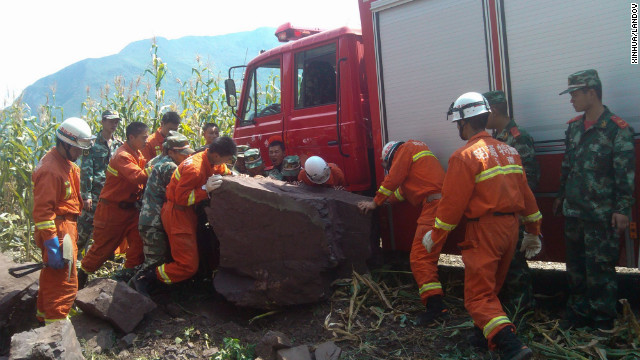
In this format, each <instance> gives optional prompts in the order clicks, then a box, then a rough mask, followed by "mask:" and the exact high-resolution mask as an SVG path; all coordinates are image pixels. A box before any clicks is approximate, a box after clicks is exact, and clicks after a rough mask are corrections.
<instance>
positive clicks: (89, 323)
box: [71, 313, 115, 353]
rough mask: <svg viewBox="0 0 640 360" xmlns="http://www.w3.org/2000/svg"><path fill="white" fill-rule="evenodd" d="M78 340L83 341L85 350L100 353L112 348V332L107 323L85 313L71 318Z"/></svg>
mask: <svg viewBox="0 0 640 360" xmlns="http://www.w3.org/2000/svg"><path fill="white" fill-rule="evenodd" d="M71 323H72V324H73V327H74V329H75V331H76V337H77V338H78V340H85V348H87V349H89V350H91V351H93V352H95V353H101V352H103V351H107V350H110V349H112V348H113V346H114V345H115V344H114V336H115V335H114V331H113V328H112V327H111V324H109V323H108V322H106V321H104V320H102V319H98V318H95V317H93V316H90V315H87V314H85V313H81V314H78V315H76V316H73V317H71Z"/></svg>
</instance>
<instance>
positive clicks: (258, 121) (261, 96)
mask: <svg viewBox="0 0 640 360" xmlns="http://www.w3.org/2000/svg"><path fill="white" fill-rule="evenodd" d="M281 63H282V61H281V57H280V56H278V57H276V58H270V59H267V60H265V61H264V62H262V63H260V64H259V65H257V66H255V67H253V68H251V69H247V72H248V73H247V74H246V77H247V79H248V81H247V82H246V84H247V88H246V89H243V94H244V96H243V98H242V100H241V103H240V104H241V106H242V111H240V113H239V114H238V119H237V122H236V128H235V132H234V138H235V140H236V141H237V142H238V144H246V145H249V146H250V147H253V148H257V149H260V153H261V155H262V159H263V161H265V162H267V163H268V161H269V156H268V155H269V153H268V148H267V145H268V144H267V141H268V139H269V137H271V136H273V135H282V126H283V125H282V123H283V121H282V120H283V115H282V114H283V113H282V108H283V106H282V103H281V101H282V98H281V96H280V91H281V90H280V89H282V86H281V82H282V76H281V74H282V70H281Z"/></svg>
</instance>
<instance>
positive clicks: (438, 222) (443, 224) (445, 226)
mask: <svg viewBox="0 0 640 360" xmlns="http://www.w3.org/2000/svg"><path fill="white" fill-rule="evenodd" d="M435 227H436V228H437V229H442V230H446V231H452V230H453V229H455V228H456V225H453V224H447V223H446V222H444V221H442V220H440V219H438V218H436V223H435Z"/></svg>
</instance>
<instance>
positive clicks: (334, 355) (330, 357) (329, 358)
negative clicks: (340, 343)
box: [315, 341, 342, 360]
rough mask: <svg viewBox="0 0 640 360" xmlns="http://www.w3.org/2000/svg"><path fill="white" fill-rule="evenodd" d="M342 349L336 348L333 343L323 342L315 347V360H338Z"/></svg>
mask: <svg viewBox="0 0 640 360" xmlns="http://www.w3.org/2000/svg"><path fill="white" fill-rule="evenodd" d="M340 353H342V349H340V348H339V347H337V346H336V344H335V343H334V342H333V341H327V342H324V343H322V344H320V345H318V346H317V347H316V351H315V355H316V360H338V359H340Z"/></svg>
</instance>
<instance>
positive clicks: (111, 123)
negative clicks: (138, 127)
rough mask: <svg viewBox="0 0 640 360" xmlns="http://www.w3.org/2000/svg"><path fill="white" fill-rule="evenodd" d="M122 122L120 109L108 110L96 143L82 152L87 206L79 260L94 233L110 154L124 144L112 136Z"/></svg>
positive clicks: (81, 225) (82, 181) (80, 232)
mask: <svg viewBox="0 0 640 360" xmlns="http://www.w3.org/2000/svg"><path fill="white" fill-rule="evenodd" d="M119 123H120V114H118V112H117V111H113V110H105V111H104V112H103V113H102V130H100V132H98V135H97V138H96V142H95V144H94V145H93V146H92V147H91V148H90V149H87V150H84V153H83V154H82V165H81V167H80V171H81V172H80V193H81V194H82V199H83V202H84V207H83V209H82V214H81V215H80V217H79V218H78V260H81V259H82V257H83V256H84V253H85V250H86V246H87V244H88V242H89V238H90V237H91V234H92V232H93V214H94V213H95V211H96V206H98V198H99V197H100V191H102V187H103V186H104V182H105V179H106V174H105V171H106V169H107V165H109V160H111V155H113V154H114V153H115V152H116V149H117V148H119V147H120V146H122V144H123V142H122V140H120V139H119V138H117V137H115V136H114V135H113V134H114V133H115V131H116V128H117V127H118V124H119Z"/></svg>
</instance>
